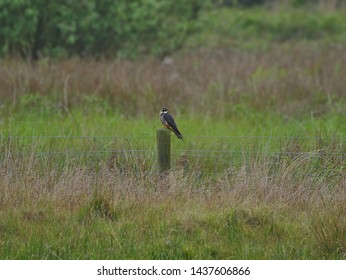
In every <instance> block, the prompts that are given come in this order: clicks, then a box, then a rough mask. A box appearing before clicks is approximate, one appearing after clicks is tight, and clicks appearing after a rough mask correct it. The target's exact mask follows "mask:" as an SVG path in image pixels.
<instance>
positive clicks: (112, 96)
mask: <svg viewBox="0 0 346 280" xmlns="http://www.w3.org/2000/svg"><path fill="white" fill-rule="evenodd" d="M0 65H1V67H0V97H1V99H2V100H3V101H4V102H9V103H12V104H14V105H16V104H18V103H20V101H19V100H20V97H21V96H23V95H25V94H27V93H39V95H40V96H42V97H43V98H47V99H48V100H49V101H51V102H52V103H53V104H54V106H55V107H57V108H58V109H59V108H60V109H65V110H69V109H71V108H73V107H75V106H77V105H79V104H82V103H83V102H86V101H91V102H93V101H95V99H93V98H94V97H100V98H105V99H106V100H108V101H109V102H110V104H111V105H112V106H113V107H114V108H116V109H117V110H120V111H121V112H122V113H125V114H129V115H133V114H146V115H152V114H156V113H157V107H158V105H157V104H174V105H175V107H177V108H181V110H182V111H184V110H188V111H189V112H191V113H198V112H201V111H203V112H205V111H207V112H210V113H212V114H214V115H215V116H217V115H218V116H221V117H224V116H227V115H228V114H232V112H233V111H232V110H233V108H234V107H235V105H236V104H242V103H244V102H245V103H246V104H247V105H251V106H252V107H253V108H255V109H257V110H266V109H268V108H270V109H272V110H274V111H277V112H280V113H282V114H285V115H288V116H296V115H301V114H304V113H306V112H312V113H314V115H317V116H318V115H323V114H325V113H327V112H329V111H330V110H342V108H338V107H336V106H335V104H336V103H337V102H339V101H340V100H344V99H345V92H344V88H345V85H346V78H345V75H344V73H345V72H346V69H345V65H346V55H345V52H344V48H343V47H342V46H340V47H339V46H321V45H313V44H308V45H304V44H303V43H297V44H296V45H294V44H290V45H288V46H282V45H281V46H277V47H272V48H271V49H268V50H266V51H258V52H252V53H249V52H246V53H243V52H241V51H239V50H238V51H237V50H226V49H225V50H222V49H219V50H214V51H207V50H206V51H197V52H196V53H194V54H192V53H190V54H186V55H183V56H180V57H175V58H166V59H165V60H163V61H159V60H145V61H136V62H130V61H96V60H93V59H90V60H79V59H68V60H63V61H50V60H43V61H40V62H37V63H31V62H23V61H18V60H16V59H12V60H11V59H7V60H6V59H5V60H4V59H2V60H1V62H0Z"/></svg>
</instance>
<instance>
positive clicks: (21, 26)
mask: <svg viewBox="0 0 346 280" xmlns="http://www.w3.org/2000/svg"><path fill="white" fill-rule="evenodd" d="M201 5H203V1H202V2H200V1H195V0H192V1H187V2H186V1H158V0H136V1H127V0H117V1H108V0H101V1H95V0H86V1H68V0H63V1H53V2H52V1H46V0H34V1H28V0H15V1H11V0H1V1H0V7H1V9H0V26H1V29H0V37H1V38H3V39H2V40H1V45H0V54H1V55H7V54H17V53H19V54H20V55H21V56H23V57H32V58H34V59H37V58H39V57H40V56H53V57H54V56H55V57H56V56H58V57H59V56H66V55H80V56H83V55H95V56H104V55H111V54H118V55H123V56H127V57H132V56H135V55H136V54H138V53H142V54H143V53H144V54H148V53H149V54H155V55H164V54H165V53H170V52H172V51H174V50H176V49H179V48H180V47H181V45H182V44H183V42H184V40H185V39H186V36H187V35H188V34H189V32H191V30H192V25H191V20H193V19H195V18H197V16H198V13H199V10H200V8H201Z"/></svg>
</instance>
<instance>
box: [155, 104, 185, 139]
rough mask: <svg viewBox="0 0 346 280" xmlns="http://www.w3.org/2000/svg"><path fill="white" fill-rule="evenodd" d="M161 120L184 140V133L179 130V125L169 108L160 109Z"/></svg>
mask: <svg viewBox="0 0 346 280" xmlns="http://www.w3.org/2000/svg"><path fill="white" fill-rule="evenodd" d="M160 120H161V122H162V124H163V125H164V127H165V128H168V129H169V130H171V131H173V132H174V134H175V135H176V136H177V137H178V139H181V140H183V135H182V134H181V133H180V131H179V130H178V127H177V125H176V123H175V121H174V119H173V117H172V116H171V115H170V114H169V113H168V109H167V108H165V107H163V108H161V111H160Z"/></svg>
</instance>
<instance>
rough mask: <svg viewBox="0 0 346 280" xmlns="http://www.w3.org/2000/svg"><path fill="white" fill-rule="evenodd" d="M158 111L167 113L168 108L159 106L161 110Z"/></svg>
mask: <svg viewBox="0 0 346 280" xmlns="http://www.w3.org/2000/svg"><path fill="white" fill-rule="evenodd" d="M160 113H161V114H162V113H164V114H165V113H168V109H167V108H165V107H163V108H161V111H160Z"/></svg>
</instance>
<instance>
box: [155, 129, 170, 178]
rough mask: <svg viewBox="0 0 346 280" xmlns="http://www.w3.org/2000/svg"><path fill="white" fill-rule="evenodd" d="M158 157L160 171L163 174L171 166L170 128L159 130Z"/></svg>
mask: <svg viewBox="0 0 346 280" xmlns="http://www.w3.org/2000/svg"><path fill="white" fill-rule="evenodd" d="M157 157H158V163H159V172H160V174H163V173H165V172H167V171H168V170H169V169H170V168H171V132H170V131H169V130H168V129H165V128H161V129H158V130H157Z"/></svg>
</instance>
